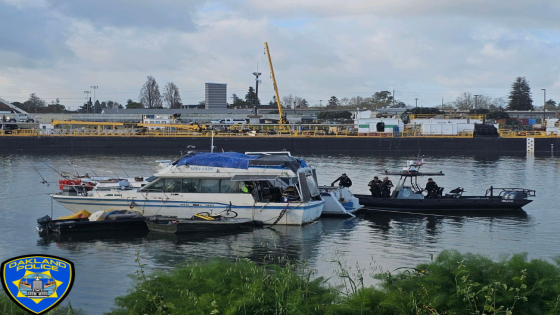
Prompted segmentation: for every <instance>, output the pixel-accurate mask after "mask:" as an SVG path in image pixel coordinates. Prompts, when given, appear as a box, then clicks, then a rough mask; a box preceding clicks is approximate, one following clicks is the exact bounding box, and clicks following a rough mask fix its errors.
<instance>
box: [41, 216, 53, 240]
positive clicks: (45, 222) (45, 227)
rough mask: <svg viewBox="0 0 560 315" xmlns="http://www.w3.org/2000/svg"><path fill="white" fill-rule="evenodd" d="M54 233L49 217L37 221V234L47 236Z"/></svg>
mask: <svg viewBox="0 0 560 315" xmlns="http://www.w3.org/2000/svg"><path fill="white" fill-rule="evenodd" d="M51 231H52V219H51V217H49V216H48V215H46V216H44V217H41V218H39V219H37V233H38V234H39V236H45V235H47V234H48V233H50V232H51Z"/></svg>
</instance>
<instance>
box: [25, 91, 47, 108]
mask: <svg viewBox="0 0 560 315" xmlns="http://www.w3.org/2000/svg"><path fill="white" fill-rule="evenodd" d="M23 105H24V106H25V107H27V108H32V109H36V108H38V107H45V106H47V102H46V101H45V100H43V99H42V98H40V97H39V96H37V94H35V93H31V94H30V95H29V99H28V100H27V101H26V102H25V103H23Z"/></svg>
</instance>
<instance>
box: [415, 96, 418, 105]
mask: <svg viewBox="0 0 560 315" xmlns="http://www.w3.org/2000/svg"><path fill="white" fill-rule="evenodd" d="M415 100H416V108H418V97H417V98H415Z"/></svg>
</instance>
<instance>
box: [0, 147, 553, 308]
mask: <svg viewBox="0 0 560 315" xmlns="http://www.w3.org/2000/svg"><path fill="white" fill-rule="evenodd" d="M171 158H175V157H171V156H112V155H97V156H91V155H88V156H70V155H68V156H66V155H48V156H38V155H37V156H32V155H0V171H1V172H0V174H1V180H0V214H1V216H2V221H1V224H0V232H1V234H0V235H2V237H1V238H0V261H4V260H6V259H9V258H11V257H14V256H18V255H28V254H50V255H55V256H61V257H64V258H67V259H69V260H71V261H73V262H74V264H75V266H76V268H77V270H76V281H75V282H74V287H73V289H72V292H71V293H70V295H69V297H68V298H67V300H68V299H69V300H70V301H71V302H72V305H73V306H75V307H80V308H82V309H84V310H85V311H86V312H87V313H88V314H100V313H103V312H106V311H109V310H110V309H111V307H113V306H114V304H113V301H114V298H115V297H116V296H119V295H123V294H125V293H126V292H127V290H128V289H130V288H131V286H132V281H131V280H130V278H129V277H128V276H127V275H130V274H132V273H134V271H136V270H138V266H137V264H136V263H135V258H136V255H137V252H138V253H139V257H140V259H141V262H142V263H144V264H146V269H147V270H148V271H153V270H160V269H167V268H172V267H173V266H175V265H176V264H179V263H181V262H185V261H187V260H189V259H191V258H209V257H225V258H228V259H235V258H238V257H239V258H248V259H251V260H253V261H256V262H263V261H267V262H274V261H280V260H282V259H292V260H295V259H297V260H305V261H307V264H308V265H309V266H311V267H312V268H314V269H315V270H316V271H317V275H319V276H325V277H330V276H332V275H333V272H334V271H333V270H336V263H335V262H333V261H342V262H343V263H344V264H345V265H346V266H348V267H351V268H352V270H353V271H355V270H356V269H357V268H361V269H364V270H365V271H364V273H365V274H366V279H365V280H366V285H371V284H373V283H375V282H374V281H373V280H372V279H371V278H369V277H367V274H369V273H372V272H378V271H386V270H389V271H391V270H394V269H396V268H399V267H412V266H414V265H415V264H417V263H421V262H428V261H430V259H431V256H432V255H433V256H436V255H437V254H438V253H439V252H441V251H442V250H444V249H456V250H459V251H460V252H473V253H480V254H485V255H488V256H490V257H492V258H495V259H497V258H500V257H503V256H504V255H507V254H512V253H521V252H525V253H527V254H528V256H529V257H530V258H544V259H551V258H552V257H556V256H557V255H558V254H559V253H560V238H558V234H557V233H558V232H557V231H558V226H559V225H560V214H559V212H558V211H559V205H558V199H556V197H557V196H558V195H557V194H558V178H560V167H559V164H560V162H559V160H558V158H556V157H553V156H542V157H540V156H539V157H531V156H529V157H508V156H503V157H498V156H431V157H424V161H425V166H424V168H423V170H425V171H443V173H445V174H446V176H443V177H435V178H434V179H435V180H436V182H437V184H438V185H439V186H443V187H445V188H446V190H445V191H449V190H451V189H453V188H456V187H458V186H461V187H463V188H464V189H465V190H466V193H465V194H484V192H485V190H486V189H487V188H488V187H490V186H491V185H493V186H495V187H524V188H531V189H535V190H536V191H537V197H536V198H535V201H534V202H533V203H531V204H529V205H527V206H526V207H525V209H524V211H522V212H520V213H513V214H511V213H508V214H500V215H496V214H491V215H464V214H453V215H446V216H438V215H424V214H414V215H396V214H392V213H365V214H360V215H359V216H358V217H357V218H355V219H338V218H337V219H320V220H319V221H317V222H315V223H313V224H309V225H306V226H302V227H294V226H274V227H273V228H271V229H269V228H265V229H256V230H254V231H252V232H244V233H239V234H201V235H195V236H180V237H178V236H174V235H172V236H161V235H157V234H149V233H148V234H147V235H143V234H140V235H135V234H128V235H126V236H122V235H119V236H114V235H99V236H96V237H95V238H91V237H87V238H84V237H79V236H73V237H69V238H63V239H41V238H39V237H38V236H37V234H36V232H35V226H36V219H37V218H39V217H42V216H44V215H46V214H48V215H51V211H52V213H53V215H54V217H55V218H56V217H58V216H63V215H68V214H70V212H69V211H68V210H66V209H65V208H63V207H62V206H60V205H58V204H57V203H56V202H51V199H50V197H49V195H48V194H49V193H53V192H56V191H58V180H59V179H60V176H59V175H58V174H57V173H56V172H55V171H54V170H56V171H67V172H73V171H74V169H75V170H77V171H78V172H79V173H80V174H83V173H86V172H88V173H90V174H92V173H95V174H97V175H98V176H111V175H115V174H116V175H120V176H126V175H128V176H129V177H132V176H139V175H146V174H149V173H153V172H154V167H155V165H156V163H155V160H157V159H171ZM304 158H305V159H306V160H307V162H308V163H309V164H311V165H314V166H316V167H317V170H318V171H317V173H318V177H319V181H320V184H328V183H330V182H332V181H333V180H334V179H336V178H337V177H338V176H339V175H340V174H341V173H342V172H345V173H347V174H348V175H349V176H350V178H351V179H352V180H353V182H354V185H353V186H352V188H351V189H352V191H353V192H354V193H368V190H367V183H368V182H369V180H371V179H372V177H373V176H374V175H380V174H381V173H382V172H383V171H385V170H393V171H395V170H400V169H402V167H403V166H404V165H405V164H406V160H408V159H410V157H398V156H397V157H395V156H391V157H385V158H384V157H367V156H344V155H337V156H305V157H304ZM53 169H54V170H53ZM43 178H44V179H45V180H46V181H47V182H48V183H49V186H47V185H46V184H42V183H41V181H43ZM392 180H393V182H394V183H396V181H397V178H396V177H395V178H392ZM357 266H358V267H357ZM64 303H66V302H64Z"/></svg>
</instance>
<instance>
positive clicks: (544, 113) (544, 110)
mask: <svg viewBox="0 0 560 315" xmlns="http://www.w3.org/2000/svg"><path fill="white" fill-rule="evenodd" d="M541 90H543V91H544V98H543V107H542V109H543V115H542V116H543V118H542V119H543V120H542V125H543V126H544V121H545V119H546V89H541Z"/></svg>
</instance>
